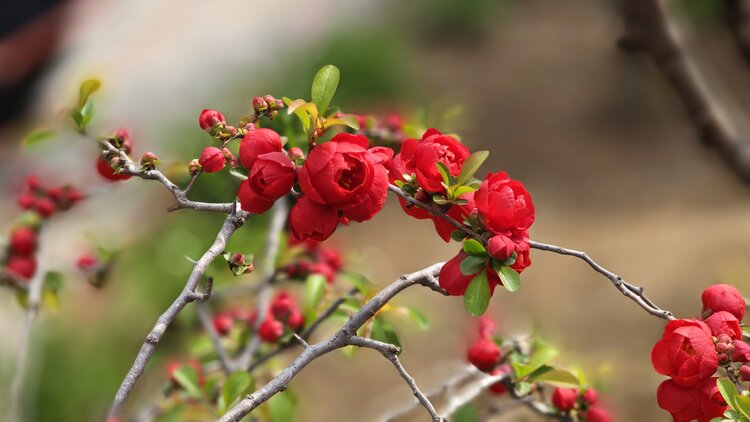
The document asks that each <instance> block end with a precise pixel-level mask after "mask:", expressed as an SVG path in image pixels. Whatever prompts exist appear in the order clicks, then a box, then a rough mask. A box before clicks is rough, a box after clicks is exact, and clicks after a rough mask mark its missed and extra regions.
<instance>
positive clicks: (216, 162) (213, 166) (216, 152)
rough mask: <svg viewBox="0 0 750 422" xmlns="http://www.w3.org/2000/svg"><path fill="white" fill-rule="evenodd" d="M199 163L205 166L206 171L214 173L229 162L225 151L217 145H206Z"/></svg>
mask: <svg viewBox="0 0 750 422" xmlns="http://www.w3.org/2000/svg"><path fill="white" fill-rule="evenodd" d="M198 163H199V164H200V165H201V167H203V171H205V172H206V173H213V172H215V171H219V170H221V169H223V168H224V165H225V164H226V163H227V160H226V158H225V157H224V153H223V152H222V151H221V150H220V149H219V148H216V147H206V148H204V149H203V152H202V153H201V156H200V158H198Z"/></svg>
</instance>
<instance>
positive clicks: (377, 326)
mask: <svg viewBox="0 0 750 422" xmlns="http://www.w3.org/2000/svg"><path fill="white" fill-rule="evenodd" d="M370 338H372V339H373V340H377V341H382V342H385V343H390V344H392V345H394V346H396V347H398V348H399V349H401V340H399V338H398V334H397V333H396V330H395V329H394V328H393V326H392V325H391V324H389V323H388V322H387V321H385V320H384V319H383V318H375V319H374V320H373V321H372V333H371V334H370ZM400 353H401V351H400V350H399V354H400Z"/></svg>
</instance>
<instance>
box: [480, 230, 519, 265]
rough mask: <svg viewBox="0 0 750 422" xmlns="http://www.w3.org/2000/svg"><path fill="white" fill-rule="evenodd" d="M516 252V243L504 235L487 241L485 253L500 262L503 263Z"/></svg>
mask: <svg viewBox="0 0 750 422" xmlns="http://www.w3.org/2000/svg"><path fill="white" fill-rule="evenodd" d="M515 250H516V242H514V241H513V240H512V239H511V238H510V237H508V236H506V235H504V234H498V235H495V236H492V237H491V238H490V240H489V241H487V252H489V254H490V256H491V257H493V258H495V259H498V260H500V261H505V260H506V259H508V258H510V256H511V255H513V252H514V251H515Z"/></svg>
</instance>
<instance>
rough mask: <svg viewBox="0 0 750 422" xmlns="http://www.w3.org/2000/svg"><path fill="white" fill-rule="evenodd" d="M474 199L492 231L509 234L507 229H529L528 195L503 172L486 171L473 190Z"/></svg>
mask: <svg viewBox="0 0 750 422" xmlns="http://www.w3.org/2000/svg"><path fill="white" fill-rule="evenodd" d="M474 201H475V202H476V206H477V209H478V210H479V213H480V214H481V215H482V217H484V222H485V226H486V227H487V229H488V230H489V231H491V232H492V233H495V234H505V235H508V232H510V231H515V230H528V228H529V227H531V224H532V223H534V203H533V202H532V201H531V195H529V193H528V192H527V191H526V188H524V187H523V184H521V182H519V181H517V180H511V178H510V177H508V174H507V173H505V172H499V173H495V174H492V173H490V174H488V175H487V177H486V178H485V179H484V181H483V182H482V184H481V185H480V186H479V190H478V191H476V192H475V193H474Z"/></svg>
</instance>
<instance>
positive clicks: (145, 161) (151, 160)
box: [141, 151, 159, 170]
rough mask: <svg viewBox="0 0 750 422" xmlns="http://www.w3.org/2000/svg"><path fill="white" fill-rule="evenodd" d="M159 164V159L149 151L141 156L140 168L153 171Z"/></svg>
mask: <svg viewBox="0 0 750 422" xmlns="http://www.w3.org/2000/svg"><path fill="white" fill-rule="evenodd" d="M158 162H159V157H157V156H156V154H154V153H153V152H151V151H146V152H144V153H143V156H141V167H143V168H144V169H145V170H153V169H155V168H156V164H157V163H158Z"/></svg>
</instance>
